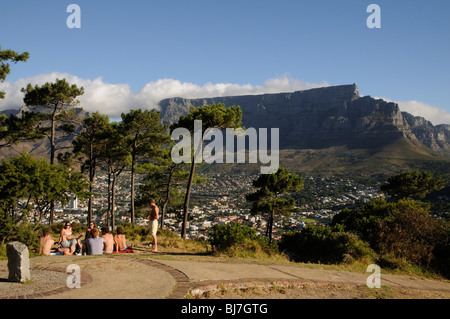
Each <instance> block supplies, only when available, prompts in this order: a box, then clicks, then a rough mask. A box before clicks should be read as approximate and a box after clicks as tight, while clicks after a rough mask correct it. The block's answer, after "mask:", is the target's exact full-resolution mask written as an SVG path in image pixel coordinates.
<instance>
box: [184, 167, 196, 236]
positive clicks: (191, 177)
mask: <svg viewBox="0 0 450 319" xmlns="http://www.w3.org/2000/svg"><path fill="white" fill-rule="evenodd" d="M194 174H195V161H192V163H191V172H190V175H189V180H188V184H187V188H186V196H185V198H184V206H183V226H182V228H181V238H184V239H186V228H187V221H188V214H189V199H190V195H191V188H192V183H193V181H194Z"/></svg>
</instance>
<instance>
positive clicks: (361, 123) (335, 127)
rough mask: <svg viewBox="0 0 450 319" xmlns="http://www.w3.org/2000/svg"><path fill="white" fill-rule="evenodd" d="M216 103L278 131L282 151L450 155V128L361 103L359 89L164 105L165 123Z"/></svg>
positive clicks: (388, 106) (381, 104)
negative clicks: (401, 142) (396, 147)
mask: <svg viewBox="0 0 450 319" xmlns="http://www.w3.org/2000/svg"><path fill="white" fill-rule="evenodd" d="M214 103H224V104H225V106H231V105H240V106H241V109H242V112H243V116H242V119H243V125H244V126H245V127H255V128H271V127H276V128H279V129H280V147H281V148H284V149H321V148H329V147H335V146H347V147H349V148H374V147H383V146H385V145H386V144H389V143H392V141H394V140H396V139H398V138H401V137H405V138H407V139H409V140H411V141H412V142H421V143H423V144H424V145H426V146H428V147H430V148H431V149H433V150H434V151H436V152H439V153H442V154H447V155H450V148H449V144H450V125H439V126H433V125H432V124H431V123H430V122H428V121H426V120H425V119H423V118H419V117H414V116H412V115H410V114H408V113H402V112H401V111H400V109H399V107H398V104H396V103H392V102H386V101H384V100H381V99H374V98H371V97H370V96H363V97H361V96H360V95H359V93H358V88H357V87H356V85H355V84H352V85H341V86H331V87H325V88H317V89H311V90H305V91H297V92H293V93H277V94H262V95H245V96H228V97H216V98H202V99H183V98H171V99H165V100H162V101H161V102H160V103H159V105H160V108H161V118H162V120H163V121H164V122H166V123H173V122H176V121H177V119H178V118H179V117H180V115H183V114H186V113H187V112H189V107H190V106H191V105H193V106H195V107H198V106H202V105H206V104H214Z"/></svg>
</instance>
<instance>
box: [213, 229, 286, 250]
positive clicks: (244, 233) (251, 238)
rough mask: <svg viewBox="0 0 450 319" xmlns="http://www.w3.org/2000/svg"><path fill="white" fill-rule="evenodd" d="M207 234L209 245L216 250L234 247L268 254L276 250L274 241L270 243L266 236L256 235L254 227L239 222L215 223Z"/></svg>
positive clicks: (276, 246)
mask: <svg viewBox="0 0 450 319" xmlns="http://www.w3.org/2000/svg"><path fill="white" fill-rule="evenodd" d="M209 236H210V242H211V246H212V247H213V249H214V250H215V251H217V252H226V251H229V250H231V249H235V248H236V247H239V249H241V250H250V251H253V252H256V251H261V252H265V253H268V254H272V253H277V252H278V245H277V244H276V242H272V243H270V241H269V240H268V238H266V237H260V236H257V235H256V230H255V229H253V228H251V227H249V226H247V225H242V224H240V223H230V224H226V225H219V224H215V225H214V226H213V229H212V231H211V232H210V233H209Z"/></svg>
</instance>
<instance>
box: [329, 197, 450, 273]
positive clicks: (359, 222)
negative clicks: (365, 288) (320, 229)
mask: <svg viewBox="0 0 450 319" xmlns="http://www.w3.org/2000/svg"><path fill="white" fill-rule="evenodd" d="M429 211H430V206H429V205H428V204H426V203H423V202H420V201H415V200H409V199H406V200H405V199H402V200H398V201H395V202H387V201H386V200H380V199H378V200H374V201H372V202H370V203H368V204H367V205H364V206H362V207H360V208H357V209H354V210H349V209H344V210H342V211H341V212H340V213H339V214H337V215H336V216H335V217H334V218H333V221H332V223H331V225H332V226H333V227H338V226H339V227H342V228H343V229H344V230H345V231H348V232H351V233H355V234H357V235H358V236H359V237H360V238H361V239H362V240H364V241H366V242H368V243H369V245H370V247H371V248H372V249H373V250H374V251H375V252H376V253H377V254H378V255H379V258H380V260H381V261H385V262H386V264H393V265H395V264H398V265H401V264H405V263H406V264H407V263H413V264H415V265H418V266H422V267H430V268H432V269H434V270H435V271H437V272H439V273H441V274H443V275H444V276H446V277H449V270H448V265H449V261H450V248H449V246H450V244H449V239H450V226H449V222H448V221H445V220H436V219H434V218H433V217H432V216H431V214H430V212H429ZM389 260H390V261H395V262H387V261H389ZM399 261H400V262H399Z"/></svg>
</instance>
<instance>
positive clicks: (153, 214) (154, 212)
mask: <svg viewBox="0 0 450 319" xmlns="http://www.w3.org/2000/svg"><path fill="white" fill-rule="evenodd" d="M150 207H151V211H150V235H152V237H153V249H152V252H154V253H156V252H158V241H157V238H156V233H157V232H158V218H159V208H158V206H156V203H155V200H154V199H153V198H150Z"/></svg>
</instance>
